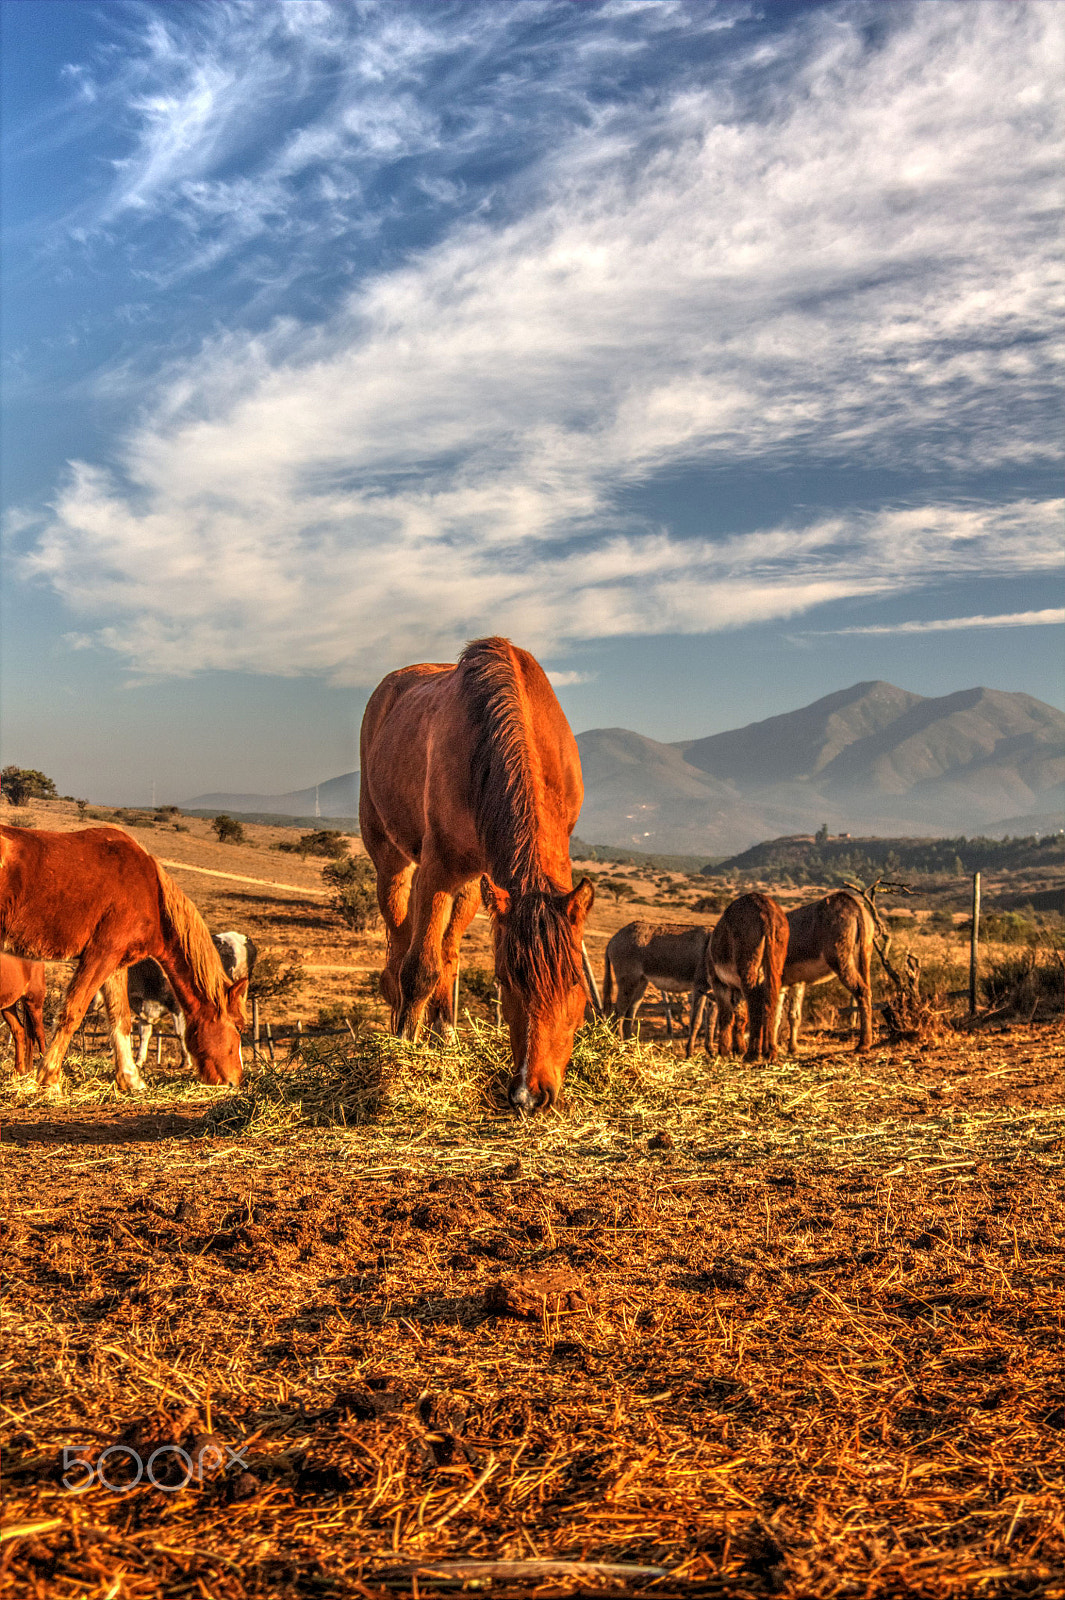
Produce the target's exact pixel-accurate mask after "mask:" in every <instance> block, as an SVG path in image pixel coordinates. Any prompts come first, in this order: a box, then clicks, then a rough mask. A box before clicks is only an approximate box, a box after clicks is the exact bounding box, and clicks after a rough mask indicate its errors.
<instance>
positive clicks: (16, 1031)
mask: <svg viewBox="0 0 1065 1600" xmlns="http://www.w3.org/2000/svg"><path fill="white" fill-rule="evenodd" d="M20 1003H21V1014H20V1010H19V1007H20ZM0 1016H2V1017H3V1019H4V1021H5V1022H6V1023H7V1025H8V1027H9V1028H10V1029H11V1037H12V1038H13V1039H14V1041H15V1072H16V1074H17V1075H18V1076H19V1077H20V1078H21V1077H23V1076H24V1075H25V1074H26V1073H27V1072H29V1070H30V1067H31V1066H32V1065H33V1052H34V1051H35V1050H39V1051H40V1053H41V1055H42V1056H43V1055H44V1052H45V1051H46V1050H47V1048H48V1044H47V1041H46V1039H45V1037H44V962H43V961H20V960H19V958H18V956H5V955H0Z"/></svg>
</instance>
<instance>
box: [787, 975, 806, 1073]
mask: <svg viewBox="0 0 1065 1600" xmlns="http://www.w3.org/2000/svg"><path fill="white" fill-rule="evenodd" d="M805 996H806V985H805V983H793V984H792V986H791V989H790V990H789V992H788V1054H789V1055H792V1056H793V1055H794V1054H795V1052H796V1051H797V1050H798V1048H799V1029H800V1027H801V1026H802V1003H803V1000H804V998H805Z"/></svg>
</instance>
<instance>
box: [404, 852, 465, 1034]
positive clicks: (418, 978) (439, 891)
mask: <svg viewBox="0 0 1065 1600" xmlns="http://www.w3.org/2000/svg"><path fill="white" fill-rule="evenodd" d="M454 906H455V894H454V889H453V887H452V885H451V884H450V883H449V882H448V881H447V878H446V877H445V876H444V874H443V872H442V871H441V870H440V868H439V867H438V866H437V864H436V863H435V862H434V861H432V860H429V861H426V860H423V861H422V863H421V865H420V866H419V868H418V870H417V872H416V873H415V875H414V884H413V887H412V890H411V897H410V907H409V910H408V913H407V920H408V922H409V923H410V946H409V948H408V950H407V953H406V955H405V956H404V958H403V963H402V965H401V967H400V969H399V1006H398V1010H397V1013H396V1020H395V1025H394V1032H395V1033H397V1034H398V1035H399V1037H400V1038H401V1039H412V1040H416V1039H417V1038H418V1035H419V1034H420V1032H421V1029H422V1023H423V1021H424V1020H425V1012H426V1008H427V1006H428V1004H429V1001H430V999H431V998H432V996H433V995H434V993H435V992H436V990H437V986H438V985H439V984H440V982H441V978H442V976H443V972H444V952H443V943H444V935H445V933H446V931H447V927H448V923H449V922H450V920H451V915H452V911H453V909H454ZM448 1009H449V1010H450V1005H449V1007H448Z"/></svg>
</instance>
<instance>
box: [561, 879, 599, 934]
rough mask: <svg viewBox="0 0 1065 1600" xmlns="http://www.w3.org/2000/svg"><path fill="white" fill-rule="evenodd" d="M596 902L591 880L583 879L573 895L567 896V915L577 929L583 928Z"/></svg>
mask: <svg viewBox="0 0 1065 1600" xmlns="http://www.w3.org/2000/svg"><path fill="white" fill-rule="evenodd" d="M594 900H595V890H594V889H593V888H592V880H591V878H582V879H581V881H580V883H579V884H578V885H577V887H576V888H575V889H574V890H573V891H572V893H570V894H568V895H567V896H566V915H567V917H568V918H569V920H570V922H571V923H572V924H573V926H574V927H575V928H580V927H583V925H584V919H585V917H586V916H587V915H588V913H589V911H590V910H591V909H592V902H593V901H594Z"/></svg>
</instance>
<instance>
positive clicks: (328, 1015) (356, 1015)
mask: <svg viewBox="0 0 1065 1600" xmlns="http://www.w3.org/2000/svg"><path fill="white" fill-rule="evenodd" d="M361 1022H362V1007H361V1006H360V1005H359V1002H358V1001H357V1000H349V1001H347V1002H345V1001H343V1000H329V1001H327V1002H326V1004H325V1005H324V1006H319V1007H318V1019H317V1021H316V1022H315V1028H317V1029H320V1030H321V1031H322V1032H323V1033H324V1032H326V1031H329V1032H335V1031H337V1030H339V1029H341V1028H344V1024H345V1023H350V1024H351V1026H352V1027H353V1028H354V1029H355V1030H356V1031H358V1028H359V1025H360V1023H361ZM344 1031H345V1032H347V1029H346V1028H344Z"/></svg>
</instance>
